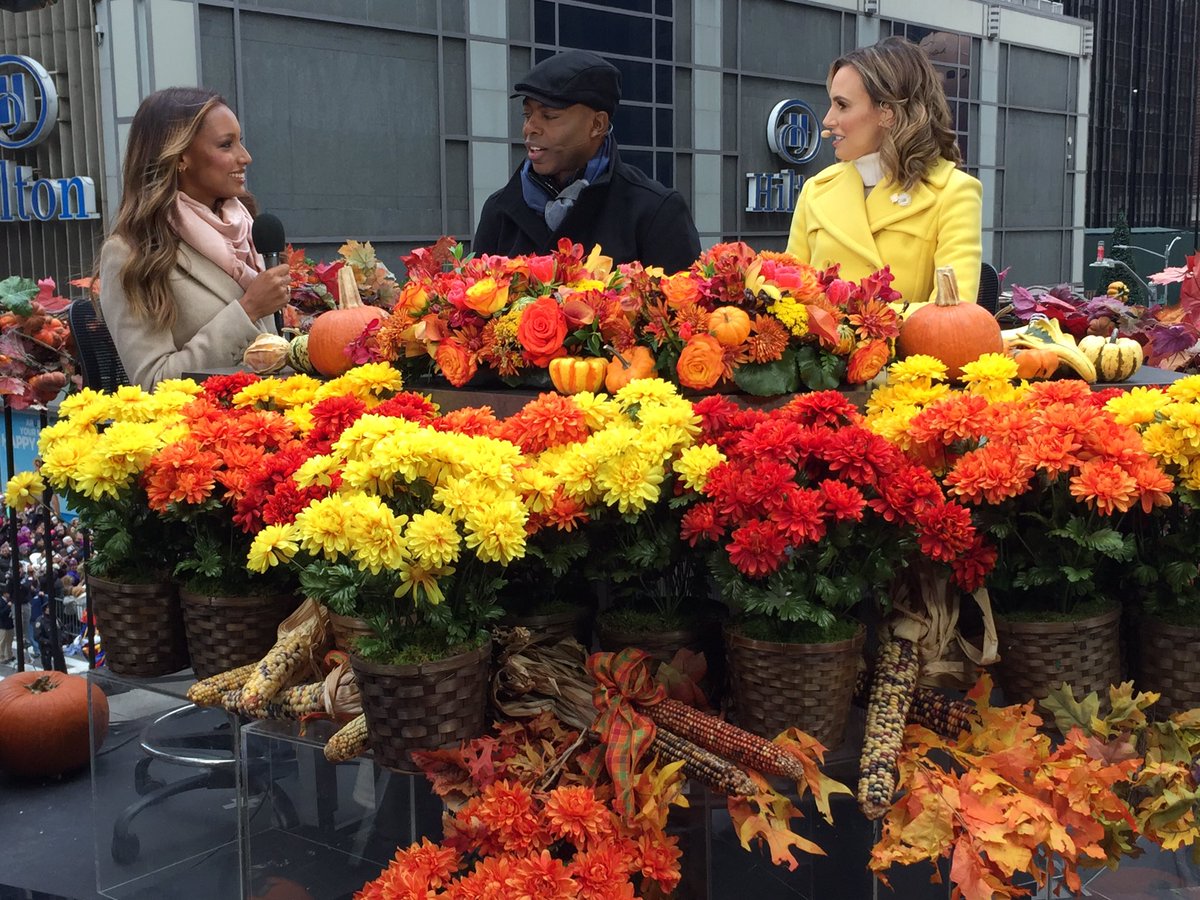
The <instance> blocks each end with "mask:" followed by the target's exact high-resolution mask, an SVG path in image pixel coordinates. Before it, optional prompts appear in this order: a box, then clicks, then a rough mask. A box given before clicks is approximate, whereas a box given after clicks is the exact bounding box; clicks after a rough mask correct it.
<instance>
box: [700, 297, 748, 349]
mask: <svg viewBox="0 0 1200 900" xmlns="http://www.w3.org/2000/svg"><path fill="white" fill-rule="evenodd" d="M708 333H709V334H711V335H712V336H713V337H715V338H716V339H717V341H718V342H719V343H720V344H721V346H722V347H736V346H737V345H738V344H740V343H742V342H743V341H745V340H746V338H748V337H750V316H749V314H747V312H746V311H745V310H744V309H739V308H738V307H736V306H720V307H717V308H716V309H714V310H713V311H712V312H711V313H709V316H708Z"/></svg>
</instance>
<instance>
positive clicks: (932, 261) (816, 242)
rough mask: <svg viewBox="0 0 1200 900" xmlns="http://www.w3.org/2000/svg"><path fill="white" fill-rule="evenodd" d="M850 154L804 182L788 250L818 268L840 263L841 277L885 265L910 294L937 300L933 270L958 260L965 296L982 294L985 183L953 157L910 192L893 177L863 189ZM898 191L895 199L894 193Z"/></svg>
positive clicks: (909, 298)
mask: <svg viewBox="0 0 1200 900" xmlns="http://www.w3.org/2000/svg"><path fill="white" fill-rule="evenodd" d="M863 191H864V187H863V181H862V177H861V176H860V175H859V174H858V169H856V168H855V167H854V163H852V162H842V163H837V164H835V165H832V166H830V167H829V168H827V169H823V170H822V171H820V172H818V173H817V174H816V175H814V176H813V177H812V178H810V179H808V181H806V182H805V184H804V188H803V190H801V192H800V198H799V200H798V201H797V203H796V211H795V213H794V214H793V216H792V229H791V234H790V236H789V238H788V246H787V249H788V253H790V254H792V255H793V256H796V257H798V258H799V259H802V260H804V261H805V262H807V263H809V264H811V265H814V266H816V267H818V268H827V267H828V266H831V265H833V264H834V263H841V266H842V268H841V277H842V278H845V279H847V280H850V281H857V280H858V279H860V278H863V277H865V276H867V275H870V274H871V273H872V272H875V271H876V270H878V269H882V268H883V267H884V266H885V265H888V266H891V269H892V274H893V275H895V276H896V280H895V281H893V282H892V287H893V288H894V289H895V290H897V291H899V292H900V294H901V295H902V296H903V298H904V299H905V300H907V301H909V302H919V301H925V300H932V299H933V298H934V295H935V292H936V282H935V280H934V272H935V270H936V269H937V268H939V267H940V266H953V267H954V274H955V276H956V278H957V279H958V288H959V297H960V299H962V300H972V301H973V300H975V299H976V298H977V296H978V294H979V267H980V263H981V262H982V259H983V247H982V244H981V240H982V217H983V188H982V186H981V185H980V183H979V182H978V181H977V180H976V179H974V178H972V177H971V176H970V175H968V174H967V173H966V172H963V171H962V170H961V169H958V168H957V167H956V166H955V165H954V163H952V162H950V161H949V160H945V159H943V160H940V161H939V162H938V164H937V165H936V166H934V168H933V170H932V171H931V172H930V173H929V174H928V175H927V176H926V177H925V180H924V181H922V182H920V183H918V184H917V185H916V187H914V188H912V189H911V190H909V191H908V192H907V196H908V201H909V202H908V204H907V205H902V203H900V202H896V200H902V199H903V197H902V196H897V195H901V194H902V192H901V191H900V188H899V187H898V186H897V185H896V184H894V183H892V182H891V181H890V180H888V179H884V180H883V181H881V182H880V183H879V184H877V185H875V187H874V189H872V191H871V193H870V194H868V195H867V196H866V197H865V198H864V197H863ZM894 197H895V198H896V200H894V199H893V198H894Z"/></svg>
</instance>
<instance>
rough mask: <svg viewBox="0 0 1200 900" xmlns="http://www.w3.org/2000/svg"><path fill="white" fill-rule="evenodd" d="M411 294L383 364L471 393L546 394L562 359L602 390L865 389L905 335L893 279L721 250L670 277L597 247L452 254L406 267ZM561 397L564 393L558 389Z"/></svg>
mask: <svg viewBox="0 0 1200 900" xmlns="http://www.w3.org/2000/svg"><path fill="white" fill-rule="evenodd" d="M405 264H406V266H407V268H408V282H407V283H406V284H405V285H404V287H403V289H402V290H401V294H400V298H399V300H398V302H397V305H396V308H395V312H396V313H397V314H396V315H394V316H393V317H392V318H391V319H390V320H389V321H387V322H385V323H384V324H383V325H382V327H381V328H380V329H379V331H378V333H377V334H376V335H374V339H373V342H372V344H371V351H372V353H374V354H375V355H376V358H380V359H386V360H392V361H394V362H396V363H397V364H400V365H403V366H404V367H405V369H406V371H409V372H411V373H414V374H428V373H434V372H436V373H440V374H441V375H443V376H444V377H445V378H447V379H448V380H449V381H450V382H451V384H454V385H455V386H462V385H465V384H467V383H468V382H470V381H471V380H472V379H473V378H475V376H476V374H477V373H479V372H480V371H484V372H490V373H493V374H494V375H495V376H496V377H498V378H500V379H502V380H503V381H505V382H506V383H509V384H517V383H532V384H539V385H544V384H545V383H546V376H547V374H548V373H547V371H546V370H547V369H548V367H549V366H550V363H551V361H552V360H555V359H559V358H562V357H575V358H582V359H592V360H595V361H596V365H595V366H594V367H591V368H592V371H594V373H595V377H596V380H595V382H594V383H592V384H590V385H589V388H590V389H598V388H599V386H600V385H601V384H606V385H607V387H608V388H609V390H615V389H616V388H617V387H619V386H620V385H621V384H623V383H625V381H627V380H628V379H629V377H630V373H631V372H632V373H634V374H633V377H644V376H646V375H650V374H654V373H655V372H657V374H659V375H660V376H662V377H663V378H666V379H668V380H670V381H672V382H675V383H677V384H679V385H681V386H683V387H685V388H690V389H694V390H709V389H712V388H714V387H718V386H733V385H736V386H737V387H738V388H739V389H741V390H743V391H747V392H750V393H756V394H764V395H773V394H780V393H787V392H791V391H795V390H798V389H799V388H800V387H801V386H805V387H808V388H832V387H836V386H837V385H838V384H840V383H842V381H843V380H845V381H849V382H851V383H863V382H866V381H867V380H869V379H870V378H871V377H873V376H874V375H875V374H876V373H878V371H879V370H880V368H881V367H882V366H883V364H884V363H885V362H886V361H887V359H888V357H889V356H890V354H891V342H892V340H893V339H894V338H895V337H896V335H897V334H898V330H899V319H898V314H897V312H896V311H895V310H894V309H893V308H892V307H891V306H889V302H890V301H894V300H896V299H898V297H899V295H898V294H896V293H895V291H893V290H891V288H890V283H891V280H892V279H891V275H890V272H888V271H887V270H886V269H884V270H883V271H881V272H879V273H876V274H875V275H873V276H871V277H869V278H866V279H863V281H862V282H860V283H859V284H852V283H850V282H847V281H843V280H841V279H839V278H838V277H837V270H836V268H835V269H831V270H828V271H825V272H820V271H818V270H816V269H813V268H812V267H811V266H808V265H805V264H804V263H801V262H799V261H798V260H796V259H794V258H792V257H789V256H787V255H785V254H778V253H765V252H764V253H758V254H756V253H754V252H753V251H752V250H750V248H749V247H747V246H746V245H745V244H741V243H736V244H720V245H717V246H716V247H713V248H712V249H711V250H709V251H707V252H706V253H705V254H704V255H702V256H701V257H700V259H698V260H697V261H696V262H695V263H694V264H693V265H692V266H691V267H690V268H689V269H688V270H686V271H684V272H679V273H675V274H673V275H667V274H665V273H664V272H662V271H661V270H660V269H656V268H649V269H647V268H644V267H643V266H642V265H641V264H639V263H628V264H623V265H620V266H613V264H612V261H611V260H610V259H608V258H607V257H604V256H602V255H601V251H600V248H599V247H596V248H593V250H592V252H591V253H590V254H586V253H585V250H584V248H583V247H582V246H580V245H578V244H571V242H570V241H568V240H565V239H564V240H563V241H560V243H559V245H558V247H557V249H556V250H555V251H554V252H553V253H549V254H545V255H532V256H520V257H514V258H511V259H510V258H507V257H501V256H482V257H474V256H464V255H463V254H462V251H461V247H457V248H451V247H450V246H449V245H448V243H446V242H445V241H443V242H439V244H438V245H436V246H435V247H433V248H428V249H424V250H421V251H417V252H416V253H414V254H413V255H411V256H409V257H406V258H405ZM558 386H560V387H561V385H558Z"/></svg>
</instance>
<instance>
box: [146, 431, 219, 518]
mask: <svg viewBox="0 0 1200 900" xmlns="http://www.w3.org/2000/svg"><path fill="white" fill-rule="evenodd" d="M219 462H220V457H218V456H217V454H216V453H214V452H212V451H211V450H202V449H201V448H200V444H199V443H198V442H197V441H195V440H191V439H185V440H182V441H176V442H175V443H174V444H170V445H169V446H167V447H164V448H163V449H162V450H160V451H159V453H158V454H157V455H156V456H155V457H154V459H152V460H151V461H150V464H149V465H148V466H146V471H145V473H144V475H143V483H144V485H145V488H146V497H147V499H148V501H149V505H150V508H151V509H153V510H155V511H156V512H166V510H167V507H168V506H170V505H171V504H172V503H190V504H199V503H203V502H204V501H205V500H207V499H208V498H209V497H210V496H212V492H213V488H214V487H216V467H217V465H218V463H219Z"/></svg>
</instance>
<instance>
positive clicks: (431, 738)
mask: <svg viewBox="0 0 1200 900" xmlns="http://www.w3.org/2000/svg"><path fill="white" fill-rule="evenodd" d="M491 659H492V642H491V641H490V640H488V641H485V642H484V644H483V646H481V647H479V648H478V649H477V650H471V651H468V652H467V653H460V654H458V655H457V656H451V657H449V658H447V659H439V660H437V661H436V662H431V663H422V664H421V665H414V666H388V665H380V664H378V663H372V662H367V661H366V660H364V659H360V658H359V657H357V656H351V657H350V664H351V666H352V667H353V668H354V676H355V678H356V679H358V687H359V690H360V691H361V693H362V706H363V712H364V713H365V714H366V716H367V738H368V741H369V743H370V746H371V750H372V752H373V753H374V755H375V761H376V762H377V763H379V764H380V765H381V766H387V767H388V768H389V769H397V770H399V771H404V772H411V771H413V764H412V761H411V760H410V759H409V758H408V751H409V750H431V749H436V748H438V747H446V746H450V745H454V744H459V743H462V742H463V741H469V740H471V739H473V738H476V737H478V736H479V735H481V734H482V733H483V728H484V712H485V707H486V703H487V689H488V679H489V675H490V672H489V669H490V663H491Z"/></svg>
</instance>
